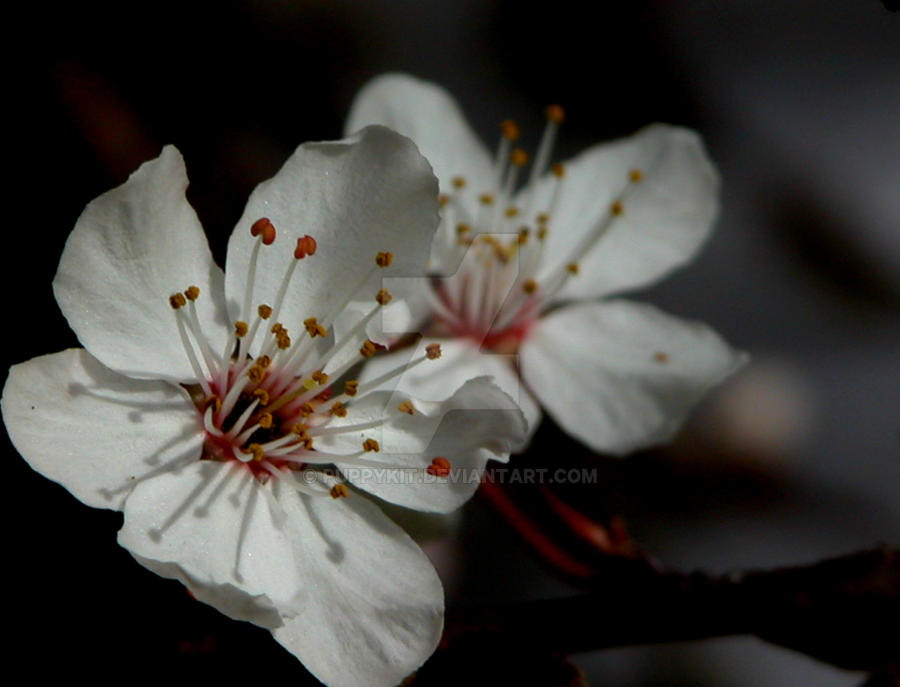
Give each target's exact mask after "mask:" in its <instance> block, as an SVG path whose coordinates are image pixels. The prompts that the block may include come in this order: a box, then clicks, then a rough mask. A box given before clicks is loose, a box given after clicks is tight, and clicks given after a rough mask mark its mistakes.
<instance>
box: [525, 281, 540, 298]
mask: <svg viewBox="0 0 900 687" xmlns="http://www.w3.org/2000/svg"><path fill="white" fill-rule="evenodd" d="M537 287H538V285H537V282H536V281H535V280H534V279H529V280H528V281H526V282H525V283H524V284H522V290H523V291H525V293H527V294H529V295H531V294H533V293H534V292H535V291H537Z"/></svg>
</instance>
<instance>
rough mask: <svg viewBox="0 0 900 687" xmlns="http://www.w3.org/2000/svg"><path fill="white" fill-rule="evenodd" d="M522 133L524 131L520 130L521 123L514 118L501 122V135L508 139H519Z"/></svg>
mask: <svg viewBox="0 0 900 687" xmlns="http://www.w3.org/2000/svg"><path fill="white" fill-rule="evenodd" d="M521 134H522V132H521V131H520V130H519V125H518V124H516V123H515V122H514V121H513V120H511V119H504V120H503V121H502V122H500V135H501V136H503V138H505V139H506V140H507V141H518V140H519V136H520V135H521Z"/></svg>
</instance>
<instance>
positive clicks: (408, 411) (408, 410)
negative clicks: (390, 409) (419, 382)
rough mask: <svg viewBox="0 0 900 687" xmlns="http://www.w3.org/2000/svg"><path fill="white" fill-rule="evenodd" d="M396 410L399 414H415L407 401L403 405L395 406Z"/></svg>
mask: <svg viewBox="0 0 900 687" xmlns="http://www.w3.org/2000/svg"><path fill="white" fill-rule="evenodd" d="M397 410H399V411H400V412H401V413H406V414H407V415H415V414H416V409H415V407H414V406H413V404H412V403H410V402H409V401H403V403H401V404H400V405H398V406H397Z"/></svg>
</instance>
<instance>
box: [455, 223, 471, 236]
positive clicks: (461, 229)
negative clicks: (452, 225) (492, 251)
mask: <svg viewBox="0 0 900 687" xmlns="http://www.w3.org/2000/svg"><path fill="white" fill-rule="evenodd" d="M470 231H472V227H470V226H469V225H468V224H466V223H465V222H460V223H459V224H457V225H456V233H457V234H458V235H459V236H465V235H466V234H468V233H469V232H470Z"/></svg>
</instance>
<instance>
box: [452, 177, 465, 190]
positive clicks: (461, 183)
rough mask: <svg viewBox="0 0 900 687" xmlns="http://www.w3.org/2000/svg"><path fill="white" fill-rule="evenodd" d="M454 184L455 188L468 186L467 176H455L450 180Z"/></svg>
mask: <svg viewBox="0 0 900 687" xmlns="http://www.w3.org/2000/svg"><path fill="white" fill-rule="evenodd" d="M450 183H451V184H453V188H465V187H466V178H465V177H453V179H452V180H451V181H450Z"/></svg>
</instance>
